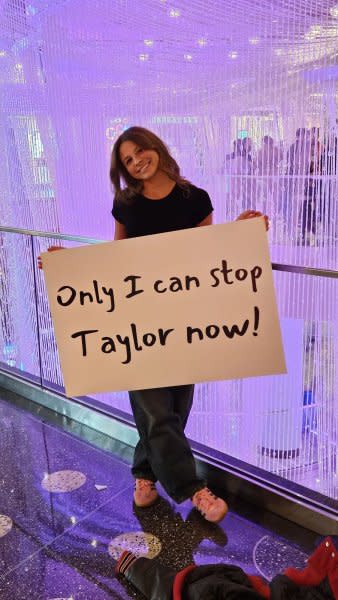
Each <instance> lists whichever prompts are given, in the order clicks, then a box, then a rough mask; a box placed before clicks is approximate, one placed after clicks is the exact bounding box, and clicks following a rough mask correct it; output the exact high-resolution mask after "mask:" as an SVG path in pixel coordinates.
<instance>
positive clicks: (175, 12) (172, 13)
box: [169, 8, 181, 18]
mask: <svg viewBox="0 0 338 600" xmlns="http://www.w3.org/2000/svg"><path fill="white" fill-rule="evenodd" d="M169 16H170V17H173V18H177V17H180V16H181V11H180V10H179V9H178V8H171V9H170V11H169Z"/></svg>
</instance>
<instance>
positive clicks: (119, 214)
mask: <svg viewBox="0 0 338 600" xmlns="http://www.w3.org/2000/svg"><path fill="white" fill-rule="evenodd" d="M111 212H112V215H113V217H114V219H116V221H118V222H119V223H121V225H126V224H127V215H126V207H125V205H124V204H122V202H117V200H114V204H113V208H112V211H111Z"/></svg>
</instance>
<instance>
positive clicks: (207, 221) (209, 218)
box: [196, 213, 212, 227]
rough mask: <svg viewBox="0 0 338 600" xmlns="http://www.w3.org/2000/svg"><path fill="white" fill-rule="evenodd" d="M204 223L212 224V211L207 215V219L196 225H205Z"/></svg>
mask: <svg viewBox="0 0 338 600" xmlns="http://www.w3.org/2000/svg"><path fill="white" fill-rule="evenodd" d="M203 225H212V213H210V215H208V216H207V217H205V219H203V221H201V222H200V223H197V225H196V227H203Z"/></svg>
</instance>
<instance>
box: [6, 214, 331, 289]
mask: <svg viewBox="0 0 338 600" xmlns="http://www.w3.org/2000/svg"><path fill="white" fill-rule="evenodd" d="M0 231H4V232H6V233H21V234H23V235H31V236H33V237H46V238H53V239H56V240H66V241H69V242H83V243H84V244H102V243H104V242H110V241H112V240H97V239H94V238H88V237H83V236H79V235H70V234H67V233H53V232H49V231H34V230H32V229H20V228H17V227H4V226H0ZM271 264H272V268H273V269H274V271H285V272H288V273H300V274H302V275H315V276H317V277H330V278H334V279H338V271H335V270H333V269H318V268H314V267H304V266H301V265H289V264H286V263H275V262H273V263H271Z"/></svg>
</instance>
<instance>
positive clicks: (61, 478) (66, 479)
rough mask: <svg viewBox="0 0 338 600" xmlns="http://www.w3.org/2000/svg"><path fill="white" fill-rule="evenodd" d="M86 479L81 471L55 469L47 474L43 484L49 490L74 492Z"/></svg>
mask: <svg viewBox="0 0 338 600" xmlns="http://www.w3.org/2000/svg"><path fill="white" fill-rule="evenodd" d="M86 479H87V478H86V476H85V474H84V473H81V472H80V471H55V473H49V475H45V477H44V478H43V480H42V482H41V485H42V487H43V488H44V489H45V490H47V491H48V492H73V491H74V490H77V489H78V488H80V487H81V486H82V485H83V484H84V483H86Z"/></svg>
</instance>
